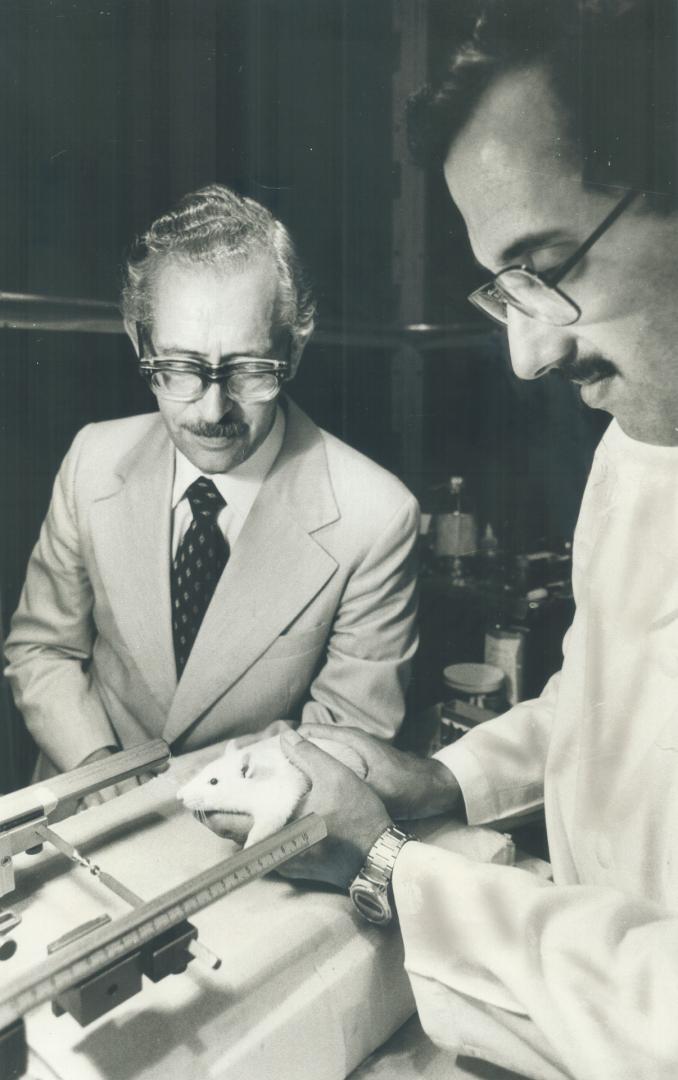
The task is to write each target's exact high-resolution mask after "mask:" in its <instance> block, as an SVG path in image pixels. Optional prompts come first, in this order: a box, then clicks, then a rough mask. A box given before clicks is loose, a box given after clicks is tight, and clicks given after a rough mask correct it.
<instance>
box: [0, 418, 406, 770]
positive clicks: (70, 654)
mask: <svg viewBox="0 0 678 1080" xmlns="http://www.w3.org/2000/svg"><path fill="white" fill-rule="evenodd" d="M284 404H285V408H286V411H287V427H286V433H285V440H284V443H283V446H282V449H281V451H280V454H279V456H278V458H277V460H276V462H275V463H274V465H273V468H272V470H271V472H270V473H269V475H268V477H267V479H266V480H265V482H264V484H263V486H262V488H261V490H260V492H259V494H258V496H257V499H256V501H255V503H254V505H253V507H252V510H251V511H250V514H249V516H248V518H247V520H246V522H245V525H244V527H243V530H242V532H241V534H240V536H239V538H238V541H237V543H236V544H235V546H234V549H233V552H232V555H231V558H230V560H229V562H228V564H227V566H226V569H225V570H224V573H223V575H222V577H221V580H220V581H219V584H218V586H217V589H216V591H215V593H214V596H213V598H212V602H211V604H210V606H209V608H208V610H207V613H206V615H205V618H204V621H203V624H202V626H201V628H200V631H199V634H198V637H197V639H196V642H195V645H194V647H193V650H192V652H191V655H190V657H189V660H188V663H187V665H186V668H185V670H184V673H183V676H182V678H181V680H180V682H179V683H178V684H177V678H176V670H175V663H174V653H173V646H172V632H171V617H170V572H169V565H170V526H171V520H170V519H171V510H170V497H171V488H172V480H173V469H174V452H173V446H172V443H171V442H170V440H169V437H168V435H167V433H166V430H165V427H164V424H163V421H162V419H161V417H160V416H159V415H158V414H157V413H152V414H148V415H144V416H134V417H131V418H129V419H124V420H113V421H109V422H106V423H101V424H91V425H89V426H88V427H86V428H84V429H83V430H82V431H81V432H79V434H78V435H77V436H76V438H75V440H74V442H73V445H72V447H71V449H70V450H69V452H68V454H67V455H66V457H65V459H64V462H63V464H62V466H61V469H60V471H59V474H58V476H57V479H56V482H55V486H54V492H53V497H52V502H51V504H50V508H49V512H48V514H47V517H46V520H45V522H44V525H43V527H42V531H41V534H40V538H39V540H38V543H37V544H36V547H35V549H34V551H33V554H32V556H31V559H30V562H29V566H28V572H27V577H26V584H25V586H24V590H23V593H22V596H21V601H20V604H19V608H18V610H17V612H16V614H15V616H14V620H13V623H12V630H11V633H10V635H9V638H8V641H7V657H8V660H9V667H8V669H7V675H8V678H9V680H10V682H11V685H12V688H13V691H14V695H15V698H16V702H17V705H18V707H19V709H20V710H21V711H22V713H23V715H24V717H25V720H26V723H27V725H28V728H29V730H30V731H31V733H32V735H33V736H34V738H35V740H36V742H37V744H38V746H39V747H40V748H41V749H42V751H43V752H44V754H46V755H47V757H48V758H49V759H50V760H51V761H52V762H53V763H54V765H55V766H56V767H57V768H58V769H69V768H73V767H74V766H75V765H77V764H78V763H79V762H80V761H82V760H83V759H84V758H85V757H87V756H88V755H89V754H91V753H92V752H93V751H95V750H97V749H99V748H100V747H103V746H106V745H111V744H113V745H116V744H117V745H119V746H122V747H129V746H132V745H134V744H136V743H139V742H142V741H144V740H146V739H148V738H155V737H158V736H161V737H163V738H164V739H166V740H167V741H168V742H169V743H170V744H171V745H172V746H173V748H174V750H175V751H183V750H193V749H197V748H199V747H201V746H205V745H207V744H209V743H212V742H216V741H218V740H220V739H223V738H226V737H229V736H232V735H238V734H242V733H244V732H251V731H258V730H260V729H262V728H264V727H265V726H266V725H268V724H269V723H271V722H272V721H273V720H276V719H279V718H284V719H289V720H291V721H293V722H294V723H297V722H299V721H302V722H303V721H306V722H308V721H320V722H326V723H338V724H347V725H352V726H357V727H361V728H363V729H364V730H366V731H369V732H371V733H373V734H374V735H377V736H380V737H382V738H390V737H391V736H393V735H394V734H395V732H396V731H397V729H398V727H399V725H400V723H401V721H402V719H403V715H404V694H405V689H406V685H407V679H408V669H409V662H410V660H411V658H412V656H413V653H414V651H415V648H416V630H415V614H416V613H415V607H416V601H415V592H416V589H415V567H414V558H413V554H414V548H415V543H416V537H417V522H418V509H417V504H416V501H415V499H414V498H413V496H412V495H411V494H410V492H409V491H407V489H406V488H405V487H404V486H403V485H402V484H401V483H400V481H398V480H397V479H396V478H395V477H393V476H392V475H391V474H390V473H388V472H386V471H385V470H384V469H381V468H380V467H379V466H378V465H375V464H374V462H372V461H370V460H369V459H368V458H366V457H364V456H363V455H362V454H359V453H358V452H357V451H355V450H352V449H351V448H350V447H348V446H346V445H345V444H344V443H342V442H340V441H339V440H338V439H335V438H334V437H333V436H331V435H328V434H327V433H326V432H323V431H321V430H320V429H319V428H318V427H316V425H315V424H313V423H312V422H311V421H310V420H309V419H308V417H307V416H305V414H304V413H302V412H301V410H300V409H298V408H297V407H296V406H295V405H294V404H293V403H292V402H291V401H289V400H286V401H285V402H284Z"/></svg>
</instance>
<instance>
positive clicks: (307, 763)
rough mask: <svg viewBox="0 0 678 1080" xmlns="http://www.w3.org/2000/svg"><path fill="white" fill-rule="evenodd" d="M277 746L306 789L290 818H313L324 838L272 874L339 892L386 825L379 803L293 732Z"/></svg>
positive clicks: (355, 779) (351, 775) (347, 771)
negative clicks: (308, 786)
mask: <svg viewBox="0 0 678 1080" xmlns="http://www.w3.org/2000/svg"><path fill="white" fill-rule="evenodd" d="M280 745H281V746H282V749H283V752H284V754H285V756H286V757H287V759H288V760H289V761H290V762H291V763H292V764H293V765H294V766H295V767H296V768H297V769H300V770H301V772H303V773H304V775H305V776H306V777H307V778H308V780H309V781H310V784H311V790H310V791H309V793H308V794H307V795H305V796H304V798H303V799H302V801H301V803H300V804H299V806H298V807H297V810H296V813H295V815H294V816H295V818H299V817H303V816H304V814H309V813H316V814H318V815H319V816H320V817H321V818H323V820H324V822H325V824H326V826H327V837H326V839H325V840H321V842H320V843H319V844H315V845H314V846H313V847H312V848H310V849H309V850H308V851H306V852H304V853H303V854H302V855H299V856H297V857H296V858H295V859H289V860H288V861H287V862H286V863H283V865H282V866H281V867H279V870H278V872H279V873H280V874H282V875H283V876H284V877H292V878H303V879H305V880H306V881H326V882H327V883H328V884H330V885H338V886H339V888H342V889H345V888H347V886H348V885H349V883H350V882H351V881H352V880H353V878H354V877H355V876H356V874H357V873H358V871H359V870H360V867H361V866H362V865H363V863H364V861H365V856H366V855H367V853H368V851H369V850H370V848H371V847H372V844H373V843H374V841H375V840H376V839H377V837H378V836H380V835H381V833H382V832H383V831H384V829H385V828H386V827H387V826H388V825H390V824H391V819H390V818H389V816H388V814H387V812H386V809H385V807H384V805H383V803H382V802H381V800H380V799H379V798H378V797H377V796H376V795H375V793H374V792H373V791H372V789H371V788H369V787H368V786H367V785H366V784H364V783H363V781H362V780H359V779H358V777H357V776H356V775H355V773H352V772H351V770H350V769H347V768H346V766H345V765H341V764H340V763H339V762H338V761H335V760H334V758H332V757H330V756H329V754H325V753H323V751H322V750H319V749H318V747H317V746H313V744H312V743H309V742H307V741H306V740H305V739H303V738H302V737H301V736H300V735H299V734H298V733H297V732H296V731H291V730H290V731H287V732H284V733H283V734H282V735H281V736H280Z"/></svg>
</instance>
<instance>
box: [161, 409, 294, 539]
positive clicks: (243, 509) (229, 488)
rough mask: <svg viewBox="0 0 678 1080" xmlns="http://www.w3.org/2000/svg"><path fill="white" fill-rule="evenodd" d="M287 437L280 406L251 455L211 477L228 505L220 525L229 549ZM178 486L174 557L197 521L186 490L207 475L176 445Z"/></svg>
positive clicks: (175, 491) (174, 503)
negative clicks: (199, 478)
mask: <svg viewBox="0 0 678 1080" xmlns="http://www.w3.org/2000/svg"><path fill="white" fill-rule="evenodd" d="M284 437H285V414H284V413H283V411H282V409H281V408H280V406H279V405H278V407H277V409H276V412H275V420H274V421H273V427H272V428H271V430H270V431H269V433H268V435H267V436H266V438H265V439H264V441H263V442H262V444H261V446H260V447H258V448H257V449H256V450H255V452H254V453H253V454H252V456H251V457H249V458H247V460H246V461H243V462H242V464H241V465H236V467H235V468H234V469H231V470H230V472H225V473H210V474H209V479H210V480H212V481H213V482H214V485H215V487H216V488H217V489H218V491H219V492H220V494H221V495H222V496H223V498H224V500H225V502H226V505H225V506H224V507H223V509H222V510H221V512H220V514H219V516H218V518H217V524H218V526H219V528H220V529H221V531H222V532H223V534H224V537H225V539H226V542H227V543H228V545H229V548H230V549H231V550H233V546H234V544H235V542H236V540H237V539H238V536H239V535H240V531H241V529H242V527H243V525H244V524H245V521H246V520H247V515H248V514H249V512H250V510H251V509H252V506H253V504H254V500H255V499H256V497H257V495H258V494H259V490H260V488H261V485H262V484H263V482H264V480H265V479H266V477H267V476H268V474H269V472H270V471H271V469H272V467H273V462H274V461H275V459H276V458H277V456H278V454H279V453H280V448H281V447H282V444H283V439H284ZM174 453H175V458H174V486H173V488H172V559H174V557H175V555H176V553H177V549H178V547H179V544H180V543H181V540H182V538H183V535H184V533H185V532H186V529H187V528H188V526H189V525H190V523H191V521H192V520H193V514H192V511H191V504H190V503H189V501H188V499H187V498H186V490H187V489H188V488H189V487H190V485H191V484H192V483H193V481H194V480H197V479H198V477H199V476H204V475H205V474H204V473H202V472H201V471H200V469H198V468H196V466H195V465H192V464H191V462H190V461H189V460H188V458H187V457H185V456H184V455H183V454H182V453H181V451H180V450H178V449H176V448H175V452H174Z"/></svg>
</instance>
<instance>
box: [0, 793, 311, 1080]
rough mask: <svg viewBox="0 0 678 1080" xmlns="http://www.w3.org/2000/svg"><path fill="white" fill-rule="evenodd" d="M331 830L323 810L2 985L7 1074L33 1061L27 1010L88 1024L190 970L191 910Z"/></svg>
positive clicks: (1, 1058)
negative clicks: (52, 1009)
mask: <svg viewBox="0 0 678 1080" xmlns="http://www.w3.org/2000/svg"><path fill="white" fill-rule="evenodd" d="M326 835H327V830H326V827H325V823H324V822H323V820H322V819H321V818H319V817H318V816H317V815H315V814H309V815H307V816H306V817H304V818H301V820H299V821H294V822H290V824H289V825H286V826H285V827H284V828H283V829H281V830H280V832H278V833H276V834H275V835H274V836H271V837H269V838H268V839H266V840H262V841H260V842H259V843H258V844H253V845H252V847H251V848H246V849H245V850H243V851H240V852H238V853H237V854H236V855H234V856H232V857H231V858H229V859H224V860H223V861H222V862H219V863H217V864H216V865H215V866H213V867H210V869H208V870H205V871H203V872H202V873H201V874H198V875H197V876H196V877H194V878H192V879H191V880H190V881H186V882H184V883H183V884H181V885H177V886H175V887H174V888H173V889H170V890H169V891H168V892H166V893H163V894H162V895H161V896H158V897H156V898H155V899H154V900H149V901H147V902H146V903H143V904H140V905H139V906H137V907H134V908H132V910H131V911H129V912H128V913H127V914H126V915H123V916H122V918H120V919H116V920H115V921H114V922H110V923H108V924H105V925H101V926H98V927H96V928H95V929H93V930H91V931H90V932H89V933H88V934H86V935H85V936H84V937H82V938H80V939H79V940H76V941H73V942H71V943H70V944H68V945H65V946H64V947H63V948H62V949H59V950H58V951H57V952H56V953H54V954H53V955H52V956H50V957H49V958H48V959H47V960H45V961H43V962H42V963H41V964H38V965H37V966H36V967H34V968H33V969H32V970H31V971H29V972H27V973H26V974H25V975H24V976H22V977H20V978H18V979H16V980H15V981H14V982H12V983H11V984H10V985H9V986H7V987H5V988H3V990H2V991H0V1076H2V1077H3V1080H16V1078H18V1077H20V1076H22V1075H23V1074H24V1073H25V1071H26V1067H27V1059H28V1051H27V1043H26V1030H25V1022H24V1016H25V1014H26V1013H27V1012H30V1010H31V1009H34V1008H36V1007H37V1006H38V1005H41V1004H42V1003H43V1002H45V1001H52V1002H56V1004H57V1012H60V1011H65V1010H66V1009H68V1011H69V1012H72V1013H73V1015H75V1016H76V1019H78V1020H79V1022H80V1023H82V1024H87V1023H90V1022H91V1021H92V1020H94V1019H97V1018H98V1017H99V1016H102V1015H103V1014H104V1013H105V1012H107V1011H108V1010H109V1009H111V1008H114V1007H115V1006H116V1005H118V1004H120V1003H121V1002H122V1001H125V1000H127V998H129V997H131V996H132V995H133V994H135V993H137V992H138V991H139V990H140V989H141V976H142V975H146V976H147V977H148V978H150V979H151V980H152V981H154V982H158V981H159V980H160V979H163V978H165V976H166V975H170V974H176V973H178V972H179V971H182V970H185V967H186V964H187V963H188V961H189V959H190V957H189V956H188V955H184V957H183V959H182V956H181V954H182V953H184V954H185V953H186V947H187V943H188V941H190V940H191V938H192V937H195V935H196V934H197V931H196V930H195V928H194V927H191V926H190V924H188V923H187V922H186V920H187V918H188V916H189V915H192V914H194V913H195V912H196V911H200V910H201V909H202V908H204V907H207V906H208V905H209V904H211V903H213V902H214V901H215V900H218V899H220V898H221V897H222V896H226V895H227V894H228V893H230V892H233V890H234V889H237V888H239V887H240V886H241V885H246V884H247V882H249V881H252V880H254V879H255V878H258V877H262V876H263V875H264V874H268V873H269V872H270V871H271V870H275V869H276V868H277V867H278V866H280V865H281V864H282V863H284V862H286V861H287V859H290V858H292V857H293V856H294V855H297V854H299V853H300V852H302V851H305V850H306V849H307V848H309V847H311V846H312V845H313V844H316V843H318V841H319V840H322V839H323V838H324V837H325V836H326Z"/></svg>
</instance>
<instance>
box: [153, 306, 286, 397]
mask: <svg viewBox="0 0 678 1080" xmlns="http://www.w3.org/2000/svg"><path fill="white" fill-rule="evenodd" d="M136 329H137V341H138V343H139V371H140V373H141V375H142V376H143V377H144V378H145V379H146V380H147V382H148V384H149V386H150V388H151V390H152V391H153V393H154V394H155V395H156V397H160V398H166V399H167V400H169V401H184V402H191V401H199V400H200V398H201V397H203V396H204V395H205V394H206V393H207V388H208V387H209V385H210V383H213V382H223V383H224V385H225V387H226V393H227V394H228V396H229V397H230V398H232V399H233V401H238V402H240V403H241V404H243V405H251V404H255V403H257V402H263V401H271V400H272V399H273V398H274V397H276V396H277V395H278V394H279V393H280V387H281V385H282V383H283V382H284V381H285V380H286V379H287V378H289V371H290V365H289V361H287V360H273V359H270V358H269V357H259V356H239V357H234V356H229V357H228V358H227V359H226V360H222V361H221V362H220V363H218V364H208V363H206V362H205V361H203V360H199V359H197V358H196V357H193V356H186V355H184V354H181V353H175V354H170V353H162V354H161V355H160V356H158V355H157V354H156V353H155V351H154V349H153V345H152V343H151V341H150V338H149V337H148V336H147V334H146V332H145V330H144V327H143V325H142V324H141V323H137V324H136Z"/></svg>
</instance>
